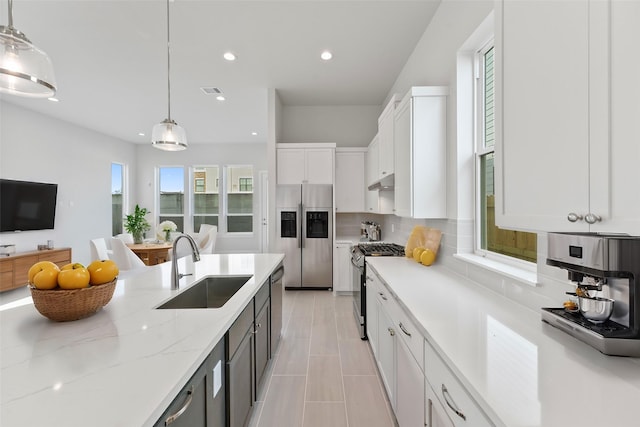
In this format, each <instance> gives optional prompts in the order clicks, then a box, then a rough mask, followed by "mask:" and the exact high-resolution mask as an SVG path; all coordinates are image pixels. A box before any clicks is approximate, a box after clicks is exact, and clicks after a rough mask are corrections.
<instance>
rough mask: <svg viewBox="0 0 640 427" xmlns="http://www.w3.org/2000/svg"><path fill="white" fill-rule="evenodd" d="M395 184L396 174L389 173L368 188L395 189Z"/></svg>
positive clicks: (371, 189) (372, 189)
mask: <svg viewBox="0 0 640 427" xmlns="http://www.w3.org/2000/svg"><path fill="white" fill-rule="evenodd" d="M393 184H394V175H393V174H389V175H387V176H384V177H382V178H380V179H379V180H377V181H375V182H374V183H373V184H371V185H370V186H369V187H367V188H368V189H369V190H370V191H375V190H393Z"/></svg>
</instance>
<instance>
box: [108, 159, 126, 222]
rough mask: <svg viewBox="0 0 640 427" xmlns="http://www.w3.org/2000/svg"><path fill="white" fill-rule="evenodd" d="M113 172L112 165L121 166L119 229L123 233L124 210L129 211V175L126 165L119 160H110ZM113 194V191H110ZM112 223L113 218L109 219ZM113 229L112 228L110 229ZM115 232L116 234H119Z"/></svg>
mask: <svg viewBox="0 0 640 427" xmlns="http://www.w3.org/2000/svg"><path fill="white" fill-rule="evenodd" d="M111 165H112V167H111V168H112V169H111V171H112V172H113V165H118V166H120V167H121V168H122V172H121V176H120V179H121V180H122V218H121V221H122V228H121V229H120V233H124V215H125V213H126V212H129V175H128V168H127V165H126V164H124V163H120V162H111ZM111 184H113V174H112V176H111ZM111 194H112V195H113V193H111ZM111 206H112V211H113V196H112V201H111ZM111 222H112V223H113V218H112V219H111ZM112 231H113V230H112ZM120 233H117V234H120Z"/></svg>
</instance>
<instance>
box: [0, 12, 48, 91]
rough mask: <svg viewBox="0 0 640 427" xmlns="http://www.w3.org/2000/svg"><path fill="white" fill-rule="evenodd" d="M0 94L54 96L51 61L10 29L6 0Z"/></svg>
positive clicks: (1, 30)
mask: <svg viewBox="0 0 640 427" xmlns="http://www.w3.org/2000/svg"><path fill="white" fill-rule="evenodd" d="M0 92H3V93H9V94H12V95H18V96H24V97H28V98H49V97H52V96H53V95H55V94H56V79H55V76H54V74H53V65H52V64H51V59H49V57H48V56H47V54H46V53H44V52H43V51H41V50H40V49H38V48H37V47H35V46H34V45H33V44H32V43H31V41H30V40H29V39H28V38H27V36H25V35H24V34H23V33H21V32H20V31H18V30H17V29H16V28H14V27H13V0H9V24H8V25H7V26H6V27H5V26H4V25H0Z"/></svg>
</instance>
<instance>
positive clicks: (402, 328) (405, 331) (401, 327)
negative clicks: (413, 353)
mask: <svg viewBox="0 0 640 427" xmlns="http://www.w3.org/2000/svg"><path fill="white" fill-rule="evenodd" d="M398 326H400V329H401V330H402V332H404V333H405V335H407V336H409V337H410V336H411V334H410V333H409V331H407V330H406V329H405V328H404V325H403V324H402V322H400V323H399V324H398Z"/></svg>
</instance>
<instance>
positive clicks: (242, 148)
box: [134, 143, 267, 253]
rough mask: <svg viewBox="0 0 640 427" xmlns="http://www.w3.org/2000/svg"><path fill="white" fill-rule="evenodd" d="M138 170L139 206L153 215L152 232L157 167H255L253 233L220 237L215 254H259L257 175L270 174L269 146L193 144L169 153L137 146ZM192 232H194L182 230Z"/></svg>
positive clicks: (252, 144) (251, 144)
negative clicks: (268, 161) (262, 172)
mask: <svg viewBox="0 0 640 427" xmlns="http://www.w3.org/2000/svg"><path fill="white" fill-rule="evenodd" d="M136 153H137V159H138V162H137V167H136V176H135V177H134V180H135V182H136V183H137V188H136V190H137V194H138V197H137V202H138V203H139V204H140V206H141V207H145V208H147V209H149V210H150V211H151V214H150V215H149V216H148V217H147V220H148V221H149V222H150V223H151V227H152V230H155V225H156V224H155V218H156V217H157V209H158V208H157V206H155V200H154V195H155V194H156V191H157V190H156V188H157V183H156V173H157V172H156V167H157V166H184V167H185V168H187V169H188V167H190V166H212V165H218V166H224V165H253V168H254V169H253V174H254V179H253V182H254V185H253V187H254V197H253V202H254V213H256V214H255V215H254V218H253V233H252V234H251V235H239V234H236V235H234V234H233V233H232V234H226V233H223V232H219V233H218V237H217V240H216V252H220V253H233V252H260V229H259V227H260V218H259V215H258V214H257V213H259V212H260V209H258V203H259V201H260V197H259V196H260V195H259V193H258V191H259V186H258V172H259V171H261V170H267V144H264V143H245V144H212V145H209V144H190V145H189V148H188V149H187V150H185V151H179V152H168V151H161V150H157V149H155V148H153V147H152V146H151V145H150V144H149V145H138V146H136ZM181 231H187V232H189V231H191V230H181Z"/></svg>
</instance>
